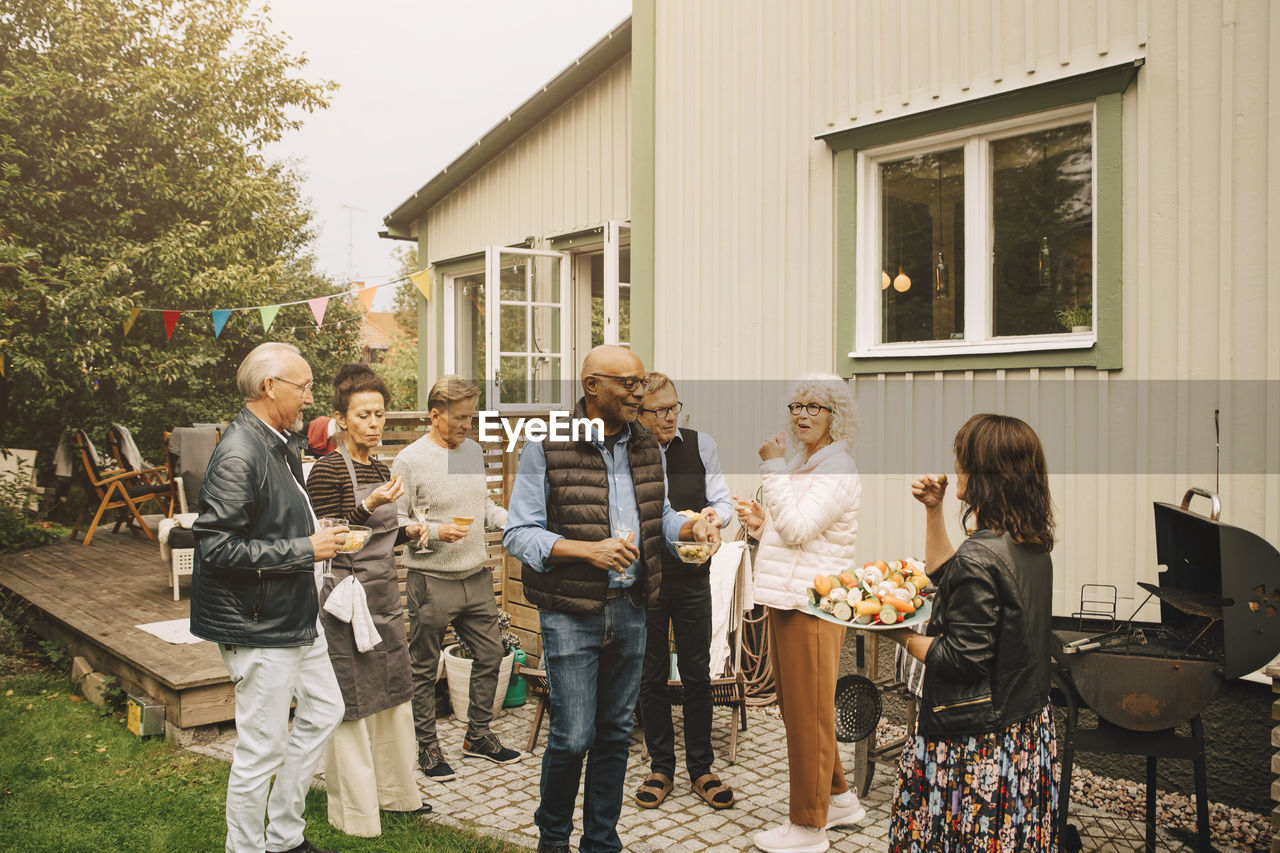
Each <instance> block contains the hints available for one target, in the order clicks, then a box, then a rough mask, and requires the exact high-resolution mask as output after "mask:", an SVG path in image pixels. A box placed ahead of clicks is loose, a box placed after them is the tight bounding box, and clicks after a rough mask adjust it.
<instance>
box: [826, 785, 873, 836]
mask: <svg viewBox="0 0 1280 853" xmlns="http://www.w3.org/2000/svg"><path fill="white" fill-rule="evenodd" d="M866 816H867V810H866V809H865V808H863V806H862V803H860V802H858V795H857V794H855V793H854V792H853V790H852V789H850V790H849V791H846V792H845V793H843V794H838V795H836V796H834V797H832V798H831V805H829V806H827V827H826V828H827V829H831V828H832V827H836V826H853V825H854V824H856V823H859V822H860V821H861V820H862V819H863V818H864V817H866Z"/></svg>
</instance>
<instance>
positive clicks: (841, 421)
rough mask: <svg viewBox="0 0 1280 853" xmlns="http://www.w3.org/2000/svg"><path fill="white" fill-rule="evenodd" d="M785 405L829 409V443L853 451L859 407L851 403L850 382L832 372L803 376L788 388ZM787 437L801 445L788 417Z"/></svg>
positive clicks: (793, 424) (792, 421)
mask: <svg viewBox="0 0 1280 853" xmlns="http://www.w3.org/2000/svg"><path fill="white" fill-rule="evenodd" d="M787 402H788V403H817V404H818V405H820V406H826V407H827V408H829V409H831V426H830V433H831V440H832V441H843V442H846V444H847V445H848V446H847V450H848V451H849V452H850V453H852V452H853V437H854V435H856V434H857V431H858V406H857V404H855V403H854V401H853V389H852V388H851V387H850V385H849V383H848V382H847V381H845V380H844V379H841V378H840V377H839V376H836V375H835V374H833V373H806V374H805V375H804V376H801V377H800V378H799V379H798V380H796V384H795V385H793V386H791V390H790V391H789V392H788V396H787ZM787 435H789V436H790V437H791V441H792V442H793V443H795V444H798V443H799V442H800V436H799V434H798V433H797V432H796V426H795V419H794V418H788V421H787Z"/></svg>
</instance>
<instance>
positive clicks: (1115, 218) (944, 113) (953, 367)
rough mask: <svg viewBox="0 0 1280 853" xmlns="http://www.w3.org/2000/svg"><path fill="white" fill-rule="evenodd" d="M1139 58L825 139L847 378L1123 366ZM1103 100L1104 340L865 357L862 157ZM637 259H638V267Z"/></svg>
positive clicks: (1100, 311) (1099, 236)
mask: <svg viewBox="0 0 1280 853" xmlns="http://www.w3.org/2000/svg"><path fill="white" fill-rule="evenodd" d="M1142 64H1143V60H1142V59H1137V60H1134V61H1131V62H1125V63H1122V64H1119V65H1114V66H1111V67H1109V68H1103V69H1099V70H1097V71H1092V72H1089V73H1087V74H1081V75H1077V76H1074V77H1068V78H1065V79H1063V80H1055V81H1051V82H1049V83H1042V84H1040V85H1037V86H1028V87H1025V88H1022V89H1018V90H1016V91H1012V92H1002V93H1000V94H998V95H992V96H989V97H986V98H979V99H975V100H972V101H965V102H962V103H958V104H952V105H950V106H947V107H942V108H940V109H937V110H931V111H929V112H925V113H919V114H915V115H910V116H904V117H902V118H896V119H889V120H886V121H882V122H876V123H874V124H868V125H862V126H858V127H853V128H847V129H844V130H838V131H833V132H831V133H825V134H822V135H820V136H818V137H817V138H818V139H821V140H822V141H824V142H826V143H827V144H828V145H829V146H830V148H831V150H832V153H833V157H834V173H835V217H834V225H835V268H836V269H835V272H836V281H835V283H836V306H835V326H836V328H835V340H836V347H837V351H836V353H835V361H836V368H837V372H839V373H840V374H841V375H843V376H853V375H865V374H875V373H912V372H917V371H926V372H933V371H957V370H994V369H1001V368H1005V369H1017V368H1032V367H1041V368H1052V367H1093V368H1096V369H1098V370H1119V369H1121V367H1122V356H1123V353H1122V339H1121V332H1122V329H1123V321H1124V318H1123V315H1122V310H1123V305H1122V302H1123V300H1122V295H1123V294H1122V285H1123V281H1122V276H1123V265H1122V262H1123V238H1122V236H1121V224H1122V222H1121V220H1122V216H1123V208H1122V190H1123V185H1122V176H1123V169H1122V166H1123V163H1122V160H1123V144H1122V143H1123V139H1122V132H1123V126H1122V121H1123V110H1122V106H1123V105H1122V100H1123V95H1124V91H1125V90H1126V89H1127V88H1128V87H1129V85H1130V84H1131V83H1132V82H1133V80H1134V78H1135V77H1136V76H1137V73H1138V69H1139V68H1140V67H1141V66H1142ZM1089 102H1093V103H1094V104H1095V105H1096V114H1095V130H1094V132H1095V138H1096V148H1095V151H1094V162H1095V168H1096V175H1097V186H1096V187H1095V193H1096V199H1097V200H1096V209H1095V210H1094V229H1095V234H1096V245H1097V257H1096V258H1095V266H1096V271H1097V272H1096V274H1097V279H1098V280H1097V301H1096V303H1095V305H1094V322H1095V323H1096V324H1097V341H1096V342H1095V343H1094V345H1093V346H1091V347H1089V348H1087V349H1063V350H1051V349H1040V350H1030V351H1025V352H1004V353H975V354H946V355H912V356H899V357H894V356H888V357H874V358H865V357H864V358H857V357H854V356H851V355H850V354H849V353H850V352H851V351H852V350H853V349H854V344H855V339H854V329H855V328H856V325H855V319H856V303H857V224H858V223H857V208H858V185H857V169H858V152H859V151H861V150H864V149H868V148H875V147H878V146H881V145H886V144H888V143H892V142H900V141H903V140H908V139H916V138H920V137H926V136H933V135H935V134H940V133H945V132H948V131H953V130H958V129H960V128H964V127H970V126H977V125H983V124H988V123H992V122H997V121H1003V120H1006V119H1011V118H1017V117H1019V116H1023V115H1030V114H1032V113H1037V112H1043V111H1045V110H1050V109H1056V108H1059V107H1065V106H1070V105H1073V104H1083V103H1089ZM633 263H634V261H633Z"/></svg>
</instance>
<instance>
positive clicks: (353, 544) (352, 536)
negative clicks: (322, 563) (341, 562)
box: [338, 524, 373, 554]
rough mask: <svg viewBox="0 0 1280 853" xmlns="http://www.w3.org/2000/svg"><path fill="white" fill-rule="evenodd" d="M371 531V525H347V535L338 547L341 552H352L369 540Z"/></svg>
mask: <svg viewBox="0 0 1280 853" xmlns="http://www.w3.org/2000/svg"><path fill="white" fill-rule="evenodd" d="M371 533H373V528H372V527H363V526H361V525H359V524H348V525H347V537H346V539H344V540H343V542H342V547H341V548H339V549H338V552H339V553H341V554H354V553H355V552H356V551H359V550H360V549H361V548H363V547H364V546H365V543H366V542H368V541H369V534H371Z"/></svg>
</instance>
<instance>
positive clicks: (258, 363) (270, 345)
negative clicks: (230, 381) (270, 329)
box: [236, 341, 302, 403]
mask: <svg viewBox="0 0 1280 853" xmlns="http://www.w3.org/2000/svg"><path fill="white" fill-rule="evenodd" d="M289 354H293V355H296V356H301V355H302V353H300V352H299V351H298V348H297V347H295V346H294V345H293V344H286V343H280V342H277V341H268V342H267V343H265V344H258V345H257V346H256V347H254V348H253V350H252V351H250V353H249V354H248V355H246V356H245V357H244V361H242V362H240V369H239V370H237V371H236V387H237V388H239V389H240V395H241V396H242V397H244V401H245V402H246V403H252V402H253V401H254V400H257V399H260V398H261V397H262V395H263V393H264V392H263V387H262V386H264V385H265V384H266V383H267V380H268V379H270V378H272V377H275V376H279V374H280V371H281V369H282V365H281V362H282V361H283V360H284V357H285V356H286V355H289Z"/></svg>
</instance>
